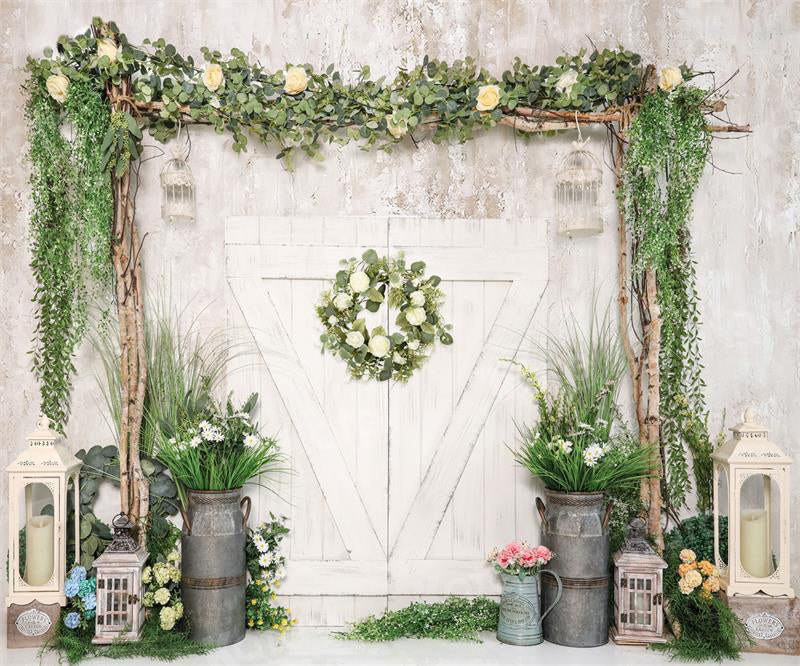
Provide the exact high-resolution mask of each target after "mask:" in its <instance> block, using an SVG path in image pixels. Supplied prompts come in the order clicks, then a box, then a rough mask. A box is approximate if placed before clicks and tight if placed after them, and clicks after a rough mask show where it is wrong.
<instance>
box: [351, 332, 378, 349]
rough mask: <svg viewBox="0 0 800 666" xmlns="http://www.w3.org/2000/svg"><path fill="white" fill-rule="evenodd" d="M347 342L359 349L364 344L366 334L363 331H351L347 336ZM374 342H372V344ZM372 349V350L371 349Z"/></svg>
mask: <svg viewBox="0 0 800 666" xmlns="http://www.w3.org/2000/svg"><path fill="white" fill-rule="evenodd" d="M345 342H346V343H347V344H348V345H350V346H351V347H352V348H353V349H358V348H359V347H360V346H361V345H363V344H364V334H363V333H361V331H350V332H349V333H348V334H347V337H346V338H345ZM371 344H372V343H370V345H371ZM370 351H372V350H370Z"/></svg>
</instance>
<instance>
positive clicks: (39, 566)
mask: <svg viewBox="0 0 800 666" xmlns="http://www.w3.org/2000/svg"><path fill="white" fill-rule="evenodd" d="M20 493H21V494H20V498H19V502H18V506H19V511H18V516H17V520H18V525H19V527H18V530H19V532H18V533H19V575H20V578H22V580H23V581H25V583H26V584H27V585H31V586H37V587H40V586H42V585H47V583H48V582H49V581H50V579H51V578H52V576H53V567H54V565H55V563H54V556H55V543H56V538H57V535H56V533H55V521H54V519H53V504H54V500H53V493H52V491H51V490H50V488H48V487H47V485H46V484H44V483H40V482H33V483H28V484H26V485H25V487H24V488H22V489H21V491H20Z"/></svg>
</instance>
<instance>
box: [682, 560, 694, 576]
mask: <svg viewBox="0 0 800 666" xmlns="http://www.w3.org/2000/svg"><path fill="white" fill-rule="evenodd" d="M696 568H697V565H696V564H695V563H694V562H692V563H691V564H686V563H685V562H684V563H683V564H681V565H680V566H679V567H678V573H679V574H680V575H681V576H685V575H686V574H687V573H689V572H690V571H691V570H692V569H696Z"/></svg>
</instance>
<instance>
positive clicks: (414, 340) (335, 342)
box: [316, 249, 453, 382]
mask: <svg viewBox="0 0 800 666" xmlns="http://www.w3.org/2000/svg"><path fill="white" fill-rule="evenodd" d="M341 263H342V266H343V268H342V270H340V271H338V272H337V273H336V277H335V279H334V281H333V284H332V285H331V288H330V289H328V290H326V291H325V292H323V294H322V297H321V300H320V302H319V303H318V304H317V308H316V312H317V317H318V318H319V320H320V321H321V322H322V325H323V326H324V327H325V332H324V333H323V334H322V336H320V340H321V342H322V346H323V348H324V349H328V350H329V351H330V352H331V353H332V354H333V355H334V356H338V357H339V358H341V359H342V360H343V361H345V362H346V363H347V367H348V371H349V373H350V376H351V377H353V378H354V379H361V378H362V377H365V376H367V377H370V378H372V379H377V380H378V381H382V382H383V381H388V380H389V379H394V380H395V381H401V382H405V381H408V379H409V378H410V377H411V375H412V374H413V372H414V370H417V369H419V368H420V367H421V366H422V364H423V363H424V362H425V361H426V360H427V359H428V356H429V354H430V352H431V350H432V345H433V343H434V342H435V340H436V338H437V337H438V339H439V341H440V342H441V343H442V344H444V345H449V344H452V343H453V336H452V334H451V333H450V331H451V329H452V326H451V325H450V324H445V323H444V322H443V320H442V317H441V314H440V312H439V310H440V307H441V304H442V301H443V300H444V294H443V293H442V291H441V290H440V289H439V284H440V283H441V278H439V276H437V275H434V276H431V277H426V276H425V262H424V261H415V262H414V263H412V264H411V266H410V267H407V266H406V262H405V258H404V257H403V256H402V255H400V256H398V258H396V259H390V258H388V257H379V256H378V253H377V252H376V251H375V250H373V249H369V250H367V251H366V252H364V254H363V255H362V256H361V259H360V260H359V259H356V258H355V257H353V258H351V259H347V260H343V261H342V262H341ZM384 305H388V307H389V308H390V309H396V310H400V312H399V313H398V314H397V317H396V319H395V326H396V327H397V329H398V330H396V331H394V332H392V333H391V334H389V333H388V332H387V331H386V330H385V329H384V328H383V327H382V326H376V327H374V328H373V329H372V330H369V329H368V326H367V322H366V320H365V319H364V317H363V316H362V315H363V312H364V310H366V311H367V312H371V313H377V312H379V311H380V309H381V308H382V307H384Z"/></svg>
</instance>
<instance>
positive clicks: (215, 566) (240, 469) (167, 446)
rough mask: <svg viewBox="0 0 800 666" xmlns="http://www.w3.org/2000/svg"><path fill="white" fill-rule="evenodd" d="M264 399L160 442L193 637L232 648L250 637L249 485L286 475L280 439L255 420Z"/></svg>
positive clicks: (231, 409) (210, 415)
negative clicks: (179, 524)
mask: <svg viewBox="0 0 800 666" xmlns="http://www.w3.org/2000/svg"><path fill="white" fill-rule="evenodd" d="M256 400H257V396H256V395H255V394H254V395H252V396H251V397H250V398H249V399H248V401H247V402H246V403H245V404H244V405H243V406H242V407H241V408H240V409H235V408H234V407H233V405H232V403H231V401H230V400H228V403H227V406H226V408H225V409H224V410H215V411H213V412H210V413H207V414H206V415H205V416H203V417H202V418H198V419H196V420H193V421H190V422H188V423H186V424H184V425H183V426H181V427H179V428H178V431H177V432H176V434H175V435H174V436H172V437H169V438H165V437H162V438H161V439H160V440H159V442H158V444H157V456H158V459H159V460H160V461H161V462H163V463H164V465H166V466H167V468H168V469H169V471H170V473H171V474H172V477H173V479H174V480H175V482H176V484H177V486H178V494H179V498H180V503H181V515H182V516H183V534H182V537H181V547H182V550H183V559H182V563H181V571H182V578H181V594H182V598H183V604H184V610H185V613H186V616H187V619H188V620H189V626H190V628H191V638H192V640H195V641H198V642H201V643H205V644H212V645H230V644H232V643H236V642H238V641H240V640H242V639H243V638H244V632H245V587H246V582H247V580H246V578H247V576H246V569H245V539H246V525H247V517H248V515H249V513H250V498H249V497H244V498H242V496H241V495H242V486H244V484H245V483H247V482H248V481H250V480H251V479H254V478H256V477H258V476H260V475H263V474H270V473H274V472H276V471H278V470H279V468H280V464H281V460H282V457H281V454H280V452H279V450H278V446H277V442H276V441H275V440H274V439H273V438H271V437H264V436H262V435H261V434H260V433H259V430H258V426H257V425H256V424H254V423H253V422H252V420H251V412H252V410H253V409H254V408H255V404H256Z"/></svg>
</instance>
